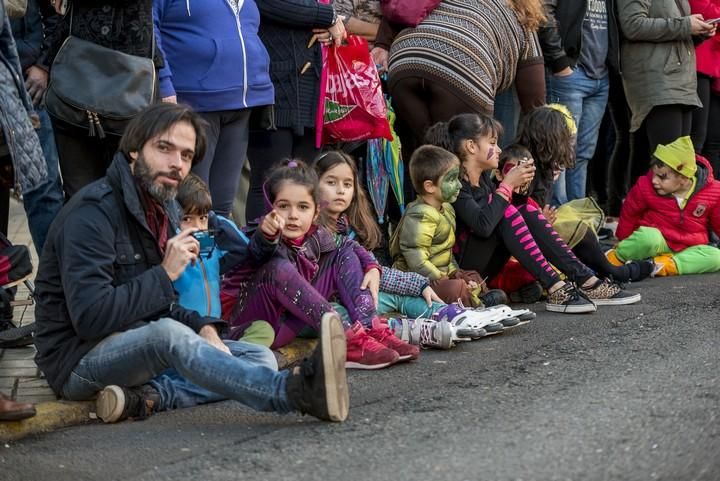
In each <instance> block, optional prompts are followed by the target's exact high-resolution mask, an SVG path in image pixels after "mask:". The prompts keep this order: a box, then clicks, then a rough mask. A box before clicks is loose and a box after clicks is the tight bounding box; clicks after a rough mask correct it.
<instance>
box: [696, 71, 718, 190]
mask: <svg viewBox="0 0 720 481" xmlns="http://www.w3.org/2000/svg"><path fill="white" fill-rule="evenodd" d="M712 80H713V79H712V78H710V77H708V76H707V75H703V74H701V73H699V74H698V76H697V82H698V97H700V102H702V104H703V106H702V108H700V109H697V110H695V111H693V117H692V139H693V144H695V152H697V153H701V154H702V155H704V156H705V157H706V158H707V159H708V160H709V161H710V164H711V165H712V168H713V173H714V175H715V177H717V176H718V174H720V95H718V94H717V93H714V92H713V91H712V88H711V84H712Z"/></svg>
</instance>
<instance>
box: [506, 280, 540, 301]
mask: <svg viewBox="0 0 720 481" xmlns="http://www.w3.org/2000/svg"><path fill="white" fill-rule="evenodd" d="M542 296H543V288H542V286H541V285H540V283H539V282H531V283H529V284H525V285H524V286H522V287H521V288H520V289H518V290H517V291H515V292H511V293H510V302H514V303H518V304H534V303H536V302H537V301H539V300H540V299H542Z"/></svg>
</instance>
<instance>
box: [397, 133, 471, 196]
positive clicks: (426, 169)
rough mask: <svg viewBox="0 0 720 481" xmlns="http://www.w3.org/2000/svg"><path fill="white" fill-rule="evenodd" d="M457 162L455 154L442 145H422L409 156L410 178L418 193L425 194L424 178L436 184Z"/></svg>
mask: <svg viewBox="0 0 720 481" xmlns="http://www.w3.org/2000/svg"><path fill="white" fill-rule="evenodd" d="M455 164H459V161H458V158H457V156H455V154H453V153H452V152H448V151H447V150H445V149H443V148H442V147H436V146H434V145H423V146H421V147H420V148H418V149H417V150H416V151H415V152H413V154H412V156H411V157H410V167H409V169H410V180H411V181H412V185H413V187H414V188H415V192H417V193H418V195H423V194H426V193H427V192H425V186H424V185H423V184H424V182H425V181H426V180H429V181H430V182H432V183H433V184H435V185H437V183H438V181H439V180H440V177H442V176H443V174H445V172H447V171H448V170H449V169H450V168H451V167H452V166H453V165H455Z"/></svg>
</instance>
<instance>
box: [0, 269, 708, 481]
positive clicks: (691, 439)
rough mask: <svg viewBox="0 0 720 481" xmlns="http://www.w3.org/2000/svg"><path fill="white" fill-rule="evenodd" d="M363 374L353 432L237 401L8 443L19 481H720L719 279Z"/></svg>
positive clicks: (658, 283)
mask: <svg viewBox="0 0 720 481" xmlns="http://www.w3.org/2000/svg"><path fill="white" fill-rule="evenodd" d="M633 287H634V288H635V290H637V291H639V292H641V293H642V295H643V301H642V302H641V303H640V304H638V305H635V306H625V307H606V308H601V310H600V311H598V313H596V314H593V315H584V316H567V315H559V314H550V313H546V312H544V311H541V310H540V309H541V308H542V307H543V305H542V304H537V305H536V306H535V307H536V308H537V309H538V312H539V316H538V319H537V320H536V321H534V322H533V323H531V324H528V325H526V326H523V327H520V328H517V329H515V330H514V331H513V332H512V333H506V334H503V335H500V336H495V337H492V338H486V339H483V340H480V341H477V342H473V343H468V344H463V345H461V346H459V347H458V348H456V349H454V350H452V351H449V352H439V351H424V352H423V354H422V356H421V358H420V360H419V361H418V362H415V363H413V364H409V365H401V366H396V367H393V368H391V369H388V370H384V371H380V372H357V371H355V372H352V373H351V375H350V384H351V411H350V418H349V420H348V421H347V422H345V423H343V424H339V425H331V424H325V423H322V422H318V421H315V420H314V419H312V418H310V417H300V416H294V415H287V416H279V415H274V414H257V413H254V412H252V411H250V410H248V409H246V408H243V407H242V406H240V405H238V404H236V403H232V402H223V403H218V404H214V405H209V406H202V407H197V408H193V409H186V410H182V411H176V412H171V413H162V414H158V415H155V416H153V417H152V418H150V419H148V420H146V421H143V422H125V423H121V424H118V425H113V426H106V425H100V424H94V425H87V426H81V427H75V428H69V429H65V430H61V431H58V432H55V433H51V434H47V435H43V436H40V437H35V438H31V439H26V440H23V441H20V442H17V443H14V444H11V445H9V446H5V447H4V448H3V447H1V446H0V479H1V480H3V481H11V480H12V481H14V480H22V481H28V480H52V481H63V480H72V481H80V480H96V479H102V480H116V479H117V480H173V481H180V480H237V479H252V480H333V479H340V480H343V481H350V480H363V481H364V480H392V481H403V480H410V481H420V480H449V481H454V480H481V479H482V480H518V481H519V480H522V481H529V480H673V481H679V480H708V481H717V480H720V422H719V421H720V419H719V418H720V374H719V373H720V359H719V356H720V324H719V322H720V321H719V319H718V317H719V308H720V275H706V276H698V277H685V278H673V279H652V280H649V281H644V282H642V283H639V284H636V285H634V286H633Z"/></svg>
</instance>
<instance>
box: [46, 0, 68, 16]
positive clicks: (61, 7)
mask: <svg viewBox="0 0 720 481" xmlns="http://www.w3.org/2000/svg"><path fill="white" fill-rule="evenodd" d="M67 2H68V0H50V5H52V6H53V8H55V11H56V12H57V13H59V14H60V15H65V11H66V10H67Z"/></svg>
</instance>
